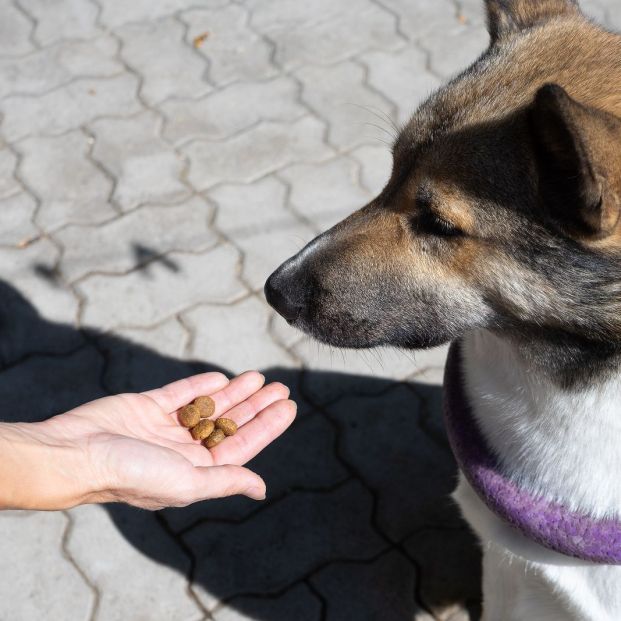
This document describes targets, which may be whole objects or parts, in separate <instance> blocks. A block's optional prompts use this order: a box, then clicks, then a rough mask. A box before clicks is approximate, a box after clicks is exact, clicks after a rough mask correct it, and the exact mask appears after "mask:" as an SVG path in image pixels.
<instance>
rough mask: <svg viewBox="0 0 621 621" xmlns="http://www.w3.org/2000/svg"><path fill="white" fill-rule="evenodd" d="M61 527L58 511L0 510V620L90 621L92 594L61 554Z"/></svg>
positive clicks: (62, 517) (63, 524) (64, 520)
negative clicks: (45, 618) (51, 620)
mask: <svg viewBox="0 0 621 621" xmlns="http://www.w3.org/2000/svg"><path fill="white" fill-rule="evenodd" d="M66 528H67V517H66V516H65V515H63V514H62V513H59V512H55V513H53V512H42V513H30V514H27V515H24V516H21V515H20V514H19V512H12V511H8V512H1V513H0V532H2V537H1V538H0V573H1V574H2V580H0V618H2V619H14V620H15V621H27V620H28V619H40V618H41V617H42V614H45V616H46V617H47V618H49V619H55V620H58V621H88V619H90V616H91V612H92V609H93V605H94V593H93V591H92V589H91V588H90V587H89V585H88V584H86V583H85V582H84V580H83V579H82V577H81V576H80V574H79V573H78V571H77V570H76V568H75V567H74V566H73V565H72V564H71V562H70V561H69V560H68V559H67V558H65V557H64V556H63V553H62V550H61V543H62V538H63V534H64V532H65V529H66ZM69 603H70V605H68V604H69Z"/></svg>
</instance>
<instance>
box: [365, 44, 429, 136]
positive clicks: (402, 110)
mask: <svg viewBox="0 0 621 621" xmlns="http://www.w3.org/2000/svg"><path fill="white" fill-rule="evenodd" d="M360 60H361V61H362V62H364V63H365V65H366V66H367V67H368V68H369V78H368V82H369V84H370V85H371V86H372V87H373V88H374V89H375V90H376V91H379V92H381V93H383V95H384V96H385V97H387V98H389V99H390V101H391V102H393V103H394V104H395V105H396V106H397V110H398V115H397V122H398V123H399V125H404V124H405V123H406V122H407V121H408V120H409V119H410V117H411V116H412V114H413V113H414V112H415V111H416V108H417V107H418V106H419V105H420V104H421V103H422V102H423V101H424V100H425V99H427V97H428V96H429V95H430V94H431V93H432V92H433V91H435V90H436V89H437V88H438V87H439V86H440V84H441V82H440V80H439V79H438V78H437V77H436V76H434V75H432V74H430V73H429V72H428V71H427V67H426V65H427V57H426V55H425V54H424V53H423V52H421V51H420V50H418V49H416V48H413V47H405V48H403V49H402V50H400V51H398V52H392V53H388V52H368V53H367V54H364V55H363V56H361V57H360ZM380 116H381V115H380ZM375 122H376V123H378V124H379V125H380V126H382V127H385V128H386V129H387V130H388V131H389V132H392V133H394V132H395V130H394V128H393V127H391V125H390V123H389V122H388V120H385V119H384V120H382V119H381V118H378V119H377V120H376V121H375Z"/></svg>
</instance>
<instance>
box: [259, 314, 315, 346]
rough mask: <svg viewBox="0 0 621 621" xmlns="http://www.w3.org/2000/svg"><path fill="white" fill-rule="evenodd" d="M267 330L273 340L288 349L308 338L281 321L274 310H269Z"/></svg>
mask: <svg viewBox="0 0 621 621" xmlns="http://www.w3.org/2000/svg"><path fill="white" fill-rule="evenodd" d="M269 331H270V334H271V335H272V337H273V338H274V340H275V341H276V342H277V343H279V344H280V345H282V346H283V347H285V348H286V349H288V350H290V349H292V348H294V347H295V346H296V345H297V344H298V343H299V342H300V341H301V340H303V339H308V338H310V337H309V336H305V335H304V333H303V332H301V331H300V330H298V329H297V328H294V327H293V326H290V325H289V324H288V323H287V322H286V321H283V319H282V317H281V316H280V315H279V314H278V313H277V312H276V311H272V312H271V315H270V323H269Z"/></svg>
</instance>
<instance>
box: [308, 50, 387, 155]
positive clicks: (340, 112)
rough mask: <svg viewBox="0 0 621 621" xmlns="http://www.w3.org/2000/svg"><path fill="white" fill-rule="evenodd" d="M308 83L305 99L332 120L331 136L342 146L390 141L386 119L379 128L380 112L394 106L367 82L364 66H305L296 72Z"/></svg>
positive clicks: (352, 63) (349, 63)
mask: <svg viewBox="0 0 621 621" xmlns="http://www.w3.org/2000/svg"><path fill="white" fill-rule="evenodd" d="M296 75H297V77H298V78H299V79H300V80H301V81H302V83H303V84H304V89H303V91H302V98H303V99H304V101H306V102H307V103H308V104H309V105H310V106H311V108H312V109H313V110H315V111H316V112H317V113H318V114H319V115H320V116H321V117H322V118H324V119H326V120H327V121H328V122H329V123H330V131H329V134H328V138H329V140H330V142H331V143H332V144H333V145H335V146H336V147H338V148H340V149H348V148H352V147H354V146H358V145H360V144H365V143H369V142H374V141H375V140H377V139H378V138H380V139H383V140H386V139H387V138H386V135H385V125H386V121H385V120H384V121H379V123H382V124H383V125H382V126H380V127H379V128H378V127H377V125H378V124H379V123H378V119H377V114H378V113H379V114H380V115H381V114H387V115H390V114H392V111H393V110H392V105H391V104H390V102H388V101H387V100H386V99H385V98H384V97H383V96H382V95H380V94H379V93H377V92H376V91H373V90H370V89H369V88H367V86H366V85H365V80H366V72H365V69H364V67H363V66H361V65H359V64H357V63H354V62H351V61H348V62H344V63H340V64H338V65H334V66H331V67H316V66H307V67H303V68H302V69H300V70H299V71H298V72H297V73H296Z"/></svg>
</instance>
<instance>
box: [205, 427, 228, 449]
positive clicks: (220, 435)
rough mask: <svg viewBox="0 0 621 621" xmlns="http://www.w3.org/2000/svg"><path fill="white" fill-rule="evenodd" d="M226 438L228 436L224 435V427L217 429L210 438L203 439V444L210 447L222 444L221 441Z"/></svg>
mask: <svg viewBox="0 0 621 621" xmlns="http://www.w3.org/2000/svg"><path fill="white" fill-rule="evenodd" d="M224 438H226V436H225V435H224V431H222V429H216V430H215V431H213V432H212V433H211V434H210V435H209V437H208V438H205V439H204V440H203V445H204V446H206V447H207V448H208V449H210V448H213V447H214V446H216V445H217V444H220V442H222V440H224Z"/></svg>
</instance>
